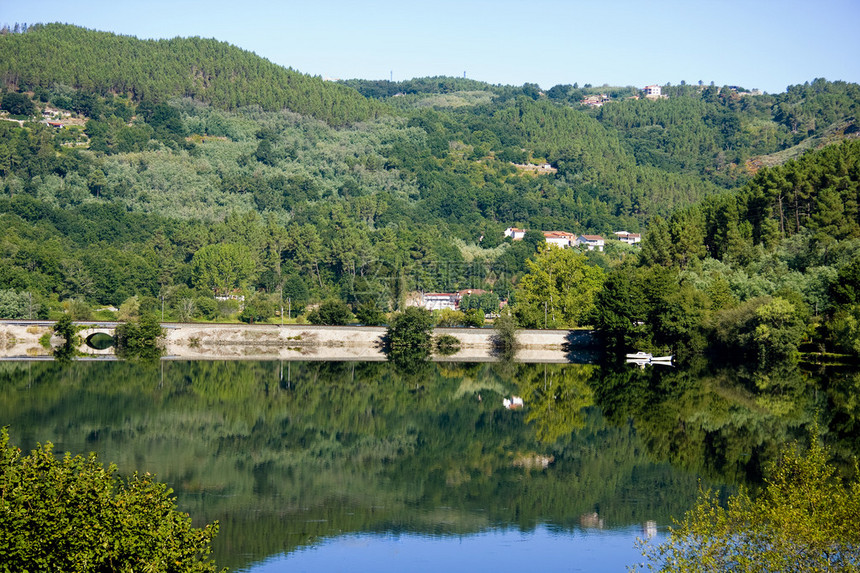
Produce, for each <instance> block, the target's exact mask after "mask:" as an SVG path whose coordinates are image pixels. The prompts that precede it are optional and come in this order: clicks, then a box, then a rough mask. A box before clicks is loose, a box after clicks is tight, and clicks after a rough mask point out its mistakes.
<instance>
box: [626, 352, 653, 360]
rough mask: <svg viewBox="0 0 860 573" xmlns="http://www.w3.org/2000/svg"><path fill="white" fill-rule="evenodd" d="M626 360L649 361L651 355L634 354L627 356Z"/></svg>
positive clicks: (648, 353)
mask: <svg viewBox="0 0 860 573" xmlns="http://www.w3.org/2000/svg"><path fill="white" fill-rule="evenodd" d="M627 360H651V353H650V352H637V353H636V354H628V355H627Z"/></svg>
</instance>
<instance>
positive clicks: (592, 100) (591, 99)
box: [579, 94, 609, 107]
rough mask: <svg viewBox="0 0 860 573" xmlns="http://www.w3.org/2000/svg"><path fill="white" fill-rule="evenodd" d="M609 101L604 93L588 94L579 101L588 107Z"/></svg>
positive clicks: (599, 105)
mask: <svg viewBox="0 0 860 573" xmlns="http://www.w3.org/2000/svg"><path fill="white" fill-rule="evenodd" d="M608 101H609V96H608V95H606V94H600V95H590V96H588V97H586V98H584V99H582V100H580V102H579V103H581V104H582V105H587V106H588V107H601V106H602V105H603V104H605V103H606V102H608Z"/></svg>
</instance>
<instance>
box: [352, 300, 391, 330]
mask: <svg viewBox="0 0 860 573" xmlns="http://www.w3.org/2000/svg"><path fill="white" fill-rule="evenodd" d="M355 318H356V320H358V322H359V323H361V324H363V325H365V326H379V325H380V324H384V323H385V321H386V320H387V317H386V316H385V313H384V312H382V311H381V310H380V309H379V307H378V306H376V305H375V304H373V303H371V302H368V303H365V304H363V305H361V306H359V307H358V308H357V309H356V310H355Z"/></svg>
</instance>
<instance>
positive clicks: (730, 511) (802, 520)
mask: <svg viewBox="0 0 860 573" xmlns="http://www.w3.org/2000/svg"><path fill="white" fill-rule="evenodd" d="M827 457H828V456H827V450H826V449H825V448H824V446H822V445H821V444H820V443H819V441H818V435H817V431H816V432H815V433H814V434H813V437H812V445H811V447H810V448H809V451H808V452H806V453H805V454H800V453H798V452H797V445H796V444H795V445H794V447H789V448H786V449H785V450H784V451H783V453H782V457H781V459H780V460H779V461H778V462H777V463H776V464H774V465H773V466H771V467H770V468H769V470H768V474H769V475H768V476H767V479H766V480H765V483H766V487H765V489H764V491H763V492H761V493H760V494H759V495H757V496H755V497H752V496H751V495H750V494H749V492H748V491H746V490H744V489H742V490H741V491H740V492H739V493H737V494H736V495H733V496H732V497H731V498H729V500H728V503H727V504H726V503H722V502H721V501H720V500H719V498H718V496H716V495H714V494H713V493H711V492H710V491H708V492H702V494H701V496H700V499H699V502H698V505H697V506H696V507H695V508H694V509H692V510H691V511H689V512H688V513H687V515H686V517H685V519H684V521H683V522H682V523H680V524H679V526H678V527H677V528H673V529H672V530H671V531H670V537H669V539H668V540H667V541H666V542H665V543H663V544H660V545H656V546H653V545H645V546H644V555H645V556H646V557H648V558H649V563H648V564H647V566H648V568H649V569H651V570H660V571H668V572H673V571H677V572H679V573H680V572H685V571H860V527H858V526H857V516H858V515H860V481H858V476H857V475H856V466H855V475H854V477H853V480H852V482H851V483H849V484H843V483H842V482H841V480H840V479H839V478H838V477H837V475H836V468H835V467H834V466H832V465H829V464H828V463H827Z"/></svg>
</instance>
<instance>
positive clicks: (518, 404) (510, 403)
mask: <svg viewBox="0 0 860 573" xmlns="http://www.w3.org/2000/svg"><path fill="white" fill-rule="evenodd" d="M502 404H503V405H504V407H505V408H507V409H508V410H516V409H517V408H522V407H523V399H522V398H520V397H519V396H511V397H510V399H508V398H505V399H504V400H502Z"/></svg>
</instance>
